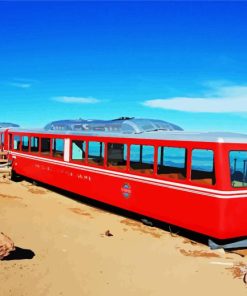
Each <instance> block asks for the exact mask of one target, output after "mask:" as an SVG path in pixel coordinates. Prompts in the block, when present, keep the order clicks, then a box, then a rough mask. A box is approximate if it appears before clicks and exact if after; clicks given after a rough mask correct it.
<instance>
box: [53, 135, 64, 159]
mask: <svg viewBox="0 0 247 296" xmlns="http://www.w3.org/2000/svg"><path fill="white" fill-rule="evenodd" d="M63 155H64V140H63V139H53V141H52V156H53V157H57V158H63Z"/></svg>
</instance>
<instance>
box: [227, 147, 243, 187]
mask: <svg viewBox="0 0 247 296" xmlns="http://www.w3.org/2000/svg"><path fill="white" fill-rule="evenodd" d="M229 156H230V171H231V184H232V186H233V187H247V176H246V175H247V151H231V152H230V154H229Z"/></svg>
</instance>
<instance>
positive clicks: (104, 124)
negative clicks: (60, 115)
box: [44, 117, 183, 134]
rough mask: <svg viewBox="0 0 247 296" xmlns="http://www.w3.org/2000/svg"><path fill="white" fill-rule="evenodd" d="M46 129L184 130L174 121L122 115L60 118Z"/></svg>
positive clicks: (131, 132) (120, 131)
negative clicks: (110, 117) (72, 118)
mask: <svg viewBox="0 0 247 296" xmlns="http://www.w3.org/2000/svg"><path fill="white" fill-rule="evenodd" d="M44 129H45V130H63V131H65V130H66V131H68V130H69V131H83V132H96V131H102V132H111V133H112V132H118V133H127V134H133V133H142V132H151V131H158V130H165V131H182V130H183V129H182V128H181V127H180V126H178V125H175V124H173V123H170V122H167V121H164V120H158V119H144V118H134V117H120V118H117V119H113V120H95V119H93V120H89V119H77V120H58V121H53V122H50V123H49V124H47V125H46V126H45V127H44Z"/></svg>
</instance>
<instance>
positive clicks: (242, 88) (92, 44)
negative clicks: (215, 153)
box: [0, 1, 247, 133]
mask: <svg viewBox="0 0 247 296" xmlns="http://www.w3.org/2000/svg"><path fill="white" fill-rule="evenodd" d="M246 15H247V2H230V1H226V2H223V1H220V2H213V1H205V2H202V1H197V2H196V1H192V2H179V1H174V2H173V1H170V2H168V1H158V2H153V1H152V2H148V1H145V2H141V1H137V2H133V1H126V2H121V1H114V2H104V1H98V2H93V1H91V2H83V1H82V2H59V1H56V2H50V1H44V2H32V1H28V2H20V1H18V2H0V100H1V109H2V112H1V117H0V121H11V122H14V123H18V124H20V125H21V126H23V127H42V126H44V125H45V124H46V123H48V122H50V121H52V120H57V119H75V118H97V119H112V118H117V117H119V116H134V117H139V118H143V117H147V118H159V119H163V120H167V121H171V122H173V123H175V124H178V125H180V126H181V127H183V128H184V129H186V130H204V131H207V130H209V131H214V130H228V131H238V132H246V133H247V124H246V123H247V54H246V53H247V22H246Z"/></svg>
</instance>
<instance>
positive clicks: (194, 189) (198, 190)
mask: <svg viewBox="0 0 247 296" xmlns="http://www.w3.org/2000/svg"><path fill="white" fill-rule="evenodd" d="M10 153H11V154H12V155H13V156H21V157H23V158H29V159H35V160H39V161H43V162H46V163H52V164H57V165H60V166H63V167H69V168H76V169H80V170H83V171H88V172H98V173H100V174H103V175H108V176H112V177H116V178H124V179H127V180H132V181H136V182H141V183H146V184H151V185H156V186H160V187H167V188H171V189H175V190H182V191H186V192H191V193H195V194H201V195H206V196H210V197H217V198H241V197H247V190H238V191H234V190H231V191H223V190H222V191H221V190H216V189H210V188H203V187H199V186H193V185H187V184H182V183H176V182H172V181H165V180H158V179H153V178H149V177H145V176H137V175H132V174H129V173H125V172H123V173H122V172H117V171H110V170H106V169H101V168H96V167H90V166H85V165H80V164H75V163H70V162H64V161H59V160H55V159H50V158H45V157H40V156H34V155H30V154H22V153H18V152H12V151H11V152H10Z"/></svg>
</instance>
